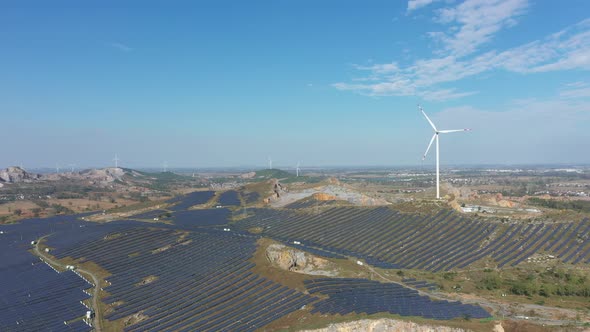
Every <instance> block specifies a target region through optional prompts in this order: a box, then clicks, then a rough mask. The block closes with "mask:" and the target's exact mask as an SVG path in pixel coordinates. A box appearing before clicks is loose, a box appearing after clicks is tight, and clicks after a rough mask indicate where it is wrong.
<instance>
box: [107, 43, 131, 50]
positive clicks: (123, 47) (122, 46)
mask: <svg viewBox="0 0 590 332" xmlns="http://www.w3.org/2000/svg"><path fill="white" fill-rule="evenodd" d="M107 45H108V46H110V47H112V48H115V49H117V50H119V51H122V52H131V51H133V48H132V47H130V46H128V45H125V44H123V43H108V44H107Z"/></svg>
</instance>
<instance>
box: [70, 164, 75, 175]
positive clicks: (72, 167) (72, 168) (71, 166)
mask: <svg viewBox="0 0 590 332" xmlns="http://www.w3.org/2000/svg"><path fill="white" fill-rule="evenodd" d="M68 166H70V171H71V172H72V173H74V169H75V168H76V164H69V165H68Z"/></svg>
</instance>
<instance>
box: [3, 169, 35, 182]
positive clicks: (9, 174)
mask: <svg viewBox="0 0 590 332" xmlns="http://www.w3.org/2000/svg"><path fill="white" fill-rule="evenodd" d="M40 177H41V176H40V175H39V174H34V173H28V172H27V171H25V170H24V169H22V168H20V167H8V168H6V169H3V170H1V171H0V182H6V183H19V182H32V181H35V180H38V179H39V178H40Z"/></svg>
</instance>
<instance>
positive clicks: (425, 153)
mask: <svg viewBox="0 0 590 332" xmlns="http://www.w3.org/2000/svg"><path fill="white" fill-rule="evenodd" d="M435 138H436V133H435V134H434V135H432V139H431V140H430V144H428V147H427V148H426V152H424V156H422V160H424V159H426V155H427V154H428V151H429V150H430V147H431V146H432V142H434V139H435Z"/></svg>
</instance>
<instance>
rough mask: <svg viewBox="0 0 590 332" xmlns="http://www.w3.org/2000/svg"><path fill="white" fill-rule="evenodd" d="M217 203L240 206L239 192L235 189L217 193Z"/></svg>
mask: <svg viewBox="0 0 590 332" xmlns="http://www.w3.org/2000/svg"><path fill="white" fill-rule="evenodd" d="M217 203H218V204H220V205H222V206H240V205H242V202H241V201H240V194H239V193H238V192H237V191H235V190H228V191H226V192H223V193H222V194H221V195H219V198H218V199H217Z"/></svg>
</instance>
